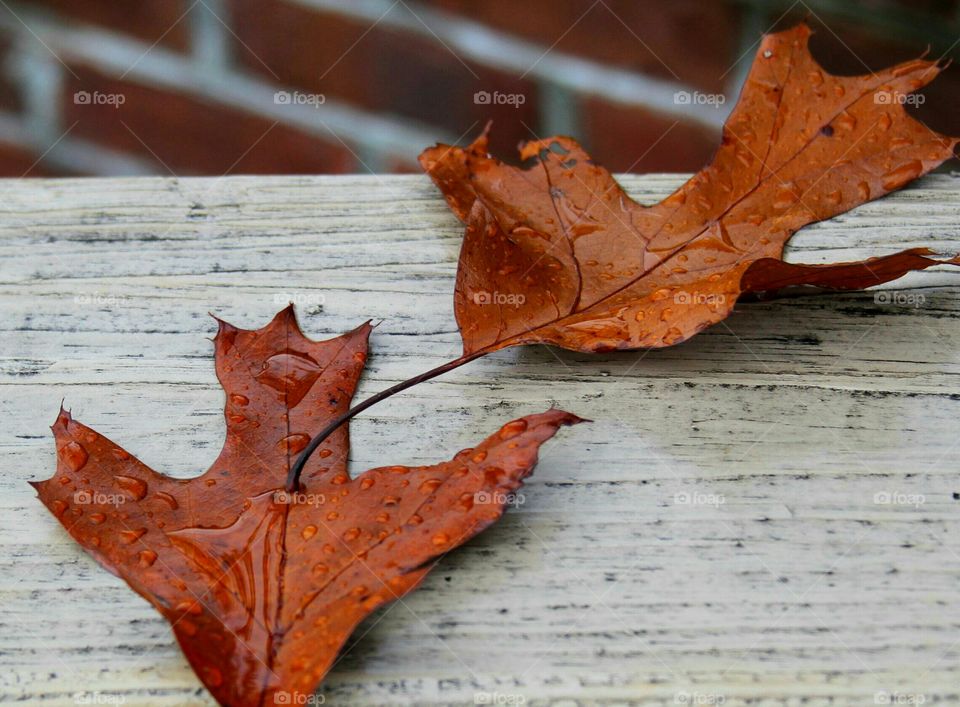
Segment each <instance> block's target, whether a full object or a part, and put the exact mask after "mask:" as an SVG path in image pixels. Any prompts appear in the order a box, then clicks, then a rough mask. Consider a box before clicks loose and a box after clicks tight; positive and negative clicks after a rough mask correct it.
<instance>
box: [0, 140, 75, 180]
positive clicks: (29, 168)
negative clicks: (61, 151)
mask: <svg viewBox="0 0 960 707" xmlns="http://www.w3.org/2000/svg"><path fill="white" fill-rule="evenodd" d="M39 157H40V155H39V154H38V153H36V152H34V151H32V150H30V149H29V148H27V147H24V146H23V145H11V144H9V143H0V177H3V178H7V177H13V178H18V179H19V178H20V177H58V176H66V174H65V173H64V172H63V170H60V169H57V168H55V167H51V166H50V165H48V164H46V163H45V162H44V160H40V161H39V162H37V159H38V158H39Z"/></svg>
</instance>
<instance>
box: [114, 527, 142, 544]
mask: <svg viewBox="0 0 960 707" xmlns="http://www.w3.org/2000/svg"><path fill="white" fill-rule="evenodd" d="M146 532H147V529H146V528H137V529H136V530H121V531H120V542H122V543H124V544H125V545H132V544H133V543H135V542H137V540H139V539H140V538H142V537H143V536H144V535H145V534H146Z"/></svg>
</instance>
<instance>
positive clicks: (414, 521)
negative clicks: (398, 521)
mask: <svg viewBox="0 0 960 707" xmlns="http://www.w3.org/2000/svg"><path fill="white" fill-rule="evenodd" d="M407 522H408V523H409V524H410V525H420V524H421V523H422V522H423V518H422V517H421V516H420V514H418V513H414V514H413V515H412V516H410V520H409V521H407Z"/></svg>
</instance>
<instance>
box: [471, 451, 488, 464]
mask: <svg viewBox="0 0 960 707" xmlns="http://www.w3.org/2000/svg"><path fill="white" fill-rule="evenodd" d="M486 458H487V453H486V452H485V451H484V450H482V449H481V450H480V451H479V452H477V453H476V454H474V455H473V461H475V462H476V463H477V464H479V463H480V462H482V461H483V460H484V459H486Z"/></svg>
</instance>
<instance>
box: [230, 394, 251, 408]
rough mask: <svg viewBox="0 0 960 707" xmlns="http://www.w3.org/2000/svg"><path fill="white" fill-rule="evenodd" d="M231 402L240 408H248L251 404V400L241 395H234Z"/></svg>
mask: <svg viewBox="0 0 960 707" xmlns="http://www.w3.org/2000/svg"><path fill="white" fill-rule="evenodd" d="M230 402H231V403H233V404H234V405H238V406H240V407H246V406H247V405H249V404H250V398H248V397H247V396H246V395H240V393H233V394H232V395H231V396H230Z"/></svg>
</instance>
